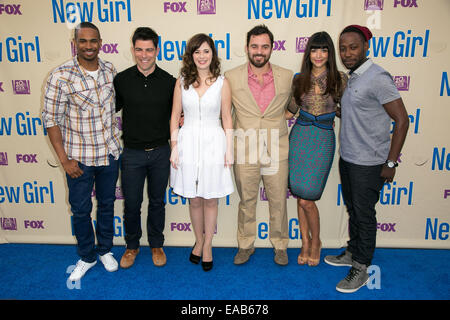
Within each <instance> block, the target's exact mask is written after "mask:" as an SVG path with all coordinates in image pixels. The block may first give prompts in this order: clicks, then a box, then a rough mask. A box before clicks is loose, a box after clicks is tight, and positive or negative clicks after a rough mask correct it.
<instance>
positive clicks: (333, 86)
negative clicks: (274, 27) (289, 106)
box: [293, 31, 342, 105]
mask: <svg viewBox="0 0 450 320" xmlns="http://www.w3.org/2000/svg"><path fill="white" fill-rule="evenodd" d="M324 48H326V49H328V61H327V64H326V66H327V88H326V90H325V92H324V93H323V94H324V95H327V94H329V95H331V96H332V97H333V100H334V101H335V102H338V101H339V100H340V97H341V94H342V81H341V74H340V73H339V71H338V69H337V65H336V51H335V49H334V44H333V40H331V37H330V35H329V34H328V33H326V32H325V31H322V32H317V33H314V34H313V35H312V36H311V37H310V38H309V40H308V43H307V45H306V49H305V54H304V56H303V62H302V67H301V70H300V74H299V75H297V76H296V77H295V78H294V81H293V87H294V92H293V94H294V98H295V102H296V103H297V104H298V105H300V104H301V98H302V96H303V95H304V94H306V93H308V92H309V90H310V89H311V71H312V67H313V66H312V63H311V49H324Z"/></svg>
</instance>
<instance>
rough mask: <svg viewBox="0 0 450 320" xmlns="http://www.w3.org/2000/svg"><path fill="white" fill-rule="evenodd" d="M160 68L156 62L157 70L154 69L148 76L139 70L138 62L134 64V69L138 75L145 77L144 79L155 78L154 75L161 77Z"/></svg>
mask: <svg viewBox="0 0 450 320" xmlns="http://www.w3.org/2000/svg"><path fill="white" fill-rule="evenodd" d="M160 70H161V69H160V68H159V67H158V65H156V64H155V70H153V72H152V73H150V74H149V75H148V76H145V75H144V74H143V73H142V72H140V71H139V69H138V67H137V64H136V65H135V66H134V71H135V73H136V76H138V77H140V78H143V79H149V78H153V77H159V75H160Z"/></svg>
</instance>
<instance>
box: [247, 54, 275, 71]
mask: <svg viewBox="0 0 450 320" xmlns="http://www.w3.org/2000/svg"><path fill="white" fill-rule="evenodd" d="M256 57H263V60H262V61H261V62H258V61H255V58H256ZM248 60H249V61H250V63H251V64H252V65H254V66H255V67H257V68H262V67H264V66H265V65H266V63H267V62H269V60H270V55H269V56H265V55H257V54H255V55H253V56H250V54H248Z"/></svg>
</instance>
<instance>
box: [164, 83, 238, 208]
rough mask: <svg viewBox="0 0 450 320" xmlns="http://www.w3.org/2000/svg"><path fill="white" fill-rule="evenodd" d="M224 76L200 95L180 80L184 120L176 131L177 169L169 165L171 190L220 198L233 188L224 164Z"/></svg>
mask: <svg viewBox="0 0 450 320" xmlns="http://www.w3.org/2000/svg"><path fill="white" fill-rule="evenodd" d="M223 81H224V77H223V76H219V78H218V79H217V80H216V81H215V82H214V83H213V84H212V85H211V86H210V87H209V88H208V89H207V90H206V92H205V93H204V94H203V96H202V97H199V95H198V93H197V91H195V89H194V88H193V86H192V85H190V86H189V89H188V90H185V89H184V87H183V83H182V82H183V81H181V102H182V106H183V112H184V124H183V126H182V127H181V128H180V130H179V132H178V157H179V165H178V166H177V169H174V168H173V167H172V166H171V167H170V186H171V187H172V188H173V192H174V193H176V194H178V195H180V196H182V197H185V198H195V197H202V198H204V199H211V198H221V197H224V196H227V195H229V194H231V193H233V191H234V185H233V180H232V178H231V170H230V168H226V167H225V166H224V162H225V152H226V137H225V132H224V130H223V128H222V125H221V120H220V111H221V100H222V86H223Z"/></svg>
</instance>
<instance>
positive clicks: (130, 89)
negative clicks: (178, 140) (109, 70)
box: [114, 65, 176, 149]
mask: <svg viewBox="0 0 450 320" xmlns="http://www.w3.org/2000/svg"><path fill="white" fill-rule="evenodd" d="M175 82H176V79H175V78H174V77H173V76H172V75H170V74H169V73H167V72H166V71H164V70H162V69H161V68H159V67H158V66H156V68H155V70H154V71H153V72H152V73H151V74H149V75H148V76H147V77H146V76H144V75H143V74H142V73H141V72H140V71H139V70H138V68H137V66H136V65H135V66H133V67H130V68H128V69H126V70H124V71H122V72H120V73H118V74H117V75H116V77H115V78H114V88H115V90H116V111H120V110H123V113H122V131H123V134H122V139H123V141H124V146H125V147H126V148H131V149H150V148H155V147H159V146H162V145H164V144H167V143H168V140H169V139H170V129H169V120H170V116H171V113H172V99H173V90H174V87H175Z"/></svg>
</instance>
